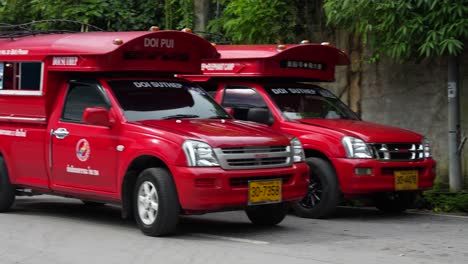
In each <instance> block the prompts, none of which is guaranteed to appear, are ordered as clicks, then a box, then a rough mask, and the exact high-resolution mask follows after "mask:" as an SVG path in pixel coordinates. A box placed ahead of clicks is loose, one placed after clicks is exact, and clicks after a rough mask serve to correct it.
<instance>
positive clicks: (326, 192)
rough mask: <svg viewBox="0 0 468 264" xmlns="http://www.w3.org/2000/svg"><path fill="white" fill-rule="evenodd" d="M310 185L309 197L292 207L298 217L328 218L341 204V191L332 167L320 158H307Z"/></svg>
mask: <svg viewBox="0 0 468 264" xmlns="http://www.w3.org/2000/svg"><path fill="white" fill-rule="evenodd" d="M306 163H307V164H308V165H309V168H310V185H309V191H308V192H307V195H306V196H305V197H304V199H302V200H301V201H300V202H297V203H295V204H293V205H292V206H291V207H292V209H293V210H294V212H295V213H296V215H298V216H300V217H305V218H327V217H330V216H331V215H332V214H333V213H334V212H335V210H336V207H337V206H338V204H339V203H340V202H341V191H340V187H339V184H338V179H337V177H336V173H335V169H334V168H333V167H332V165H331V164H330V163H329V162H328V161H326V160H323V159H320V158H307V159H306Z"/></svg>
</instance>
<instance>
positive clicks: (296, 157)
mask: <svg viewBox="0 0 468 264" xmlns="http://www.w3.org/2000/svg"><path fill="white" fill-rule="evenodd" d="M291 149H292V153H293V161H294V162H303V161H304V160H305V155H304V149H303V148H302V144H301V141H299V139H298V138H293V139H291Z"/></svg>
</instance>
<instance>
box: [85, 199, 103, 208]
mask: <svg viewBox="0 0 468 264" xmlns="http://www.w3.org/2000/svg"><path fill="white" fill-rule="evenodd" d="M81 202H82V203H83V204H84V205H86V206H89V207H98V206H104V205H105V203H101V202H93V201H88V200H81Z"/></svg>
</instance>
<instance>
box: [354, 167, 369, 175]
mask: <svg viewBox="0 0 468 264" xmlns="http://www.w3.org/2000/svg"><path fill="white" fill-rule="evenodd" d="M354 174H356V175H372V168H354Z"/></svg>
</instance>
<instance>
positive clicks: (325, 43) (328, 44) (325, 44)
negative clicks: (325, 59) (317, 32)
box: [320, 42, 331, 46]
mask: <svg viewBox="0 0 468 264" xmlns="http://www.w3.org/2000/svg"><path fill="white" fill-rule="evenodd" d="M320 45H324V46H331V44H330V42H322V43H320Z"/></svg>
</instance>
